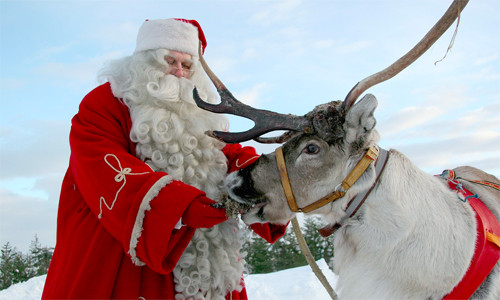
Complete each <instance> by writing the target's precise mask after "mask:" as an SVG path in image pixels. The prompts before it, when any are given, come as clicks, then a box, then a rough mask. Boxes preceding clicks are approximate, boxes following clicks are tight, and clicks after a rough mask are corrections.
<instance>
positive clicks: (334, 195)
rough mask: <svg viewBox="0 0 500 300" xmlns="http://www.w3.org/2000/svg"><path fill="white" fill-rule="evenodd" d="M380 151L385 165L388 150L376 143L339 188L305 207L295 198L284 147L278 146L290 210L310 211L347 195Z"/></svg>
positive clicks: (278, 158)
mask: <svg viewBox="0 0 500 300" xmlns="http://www.w3.org/2000/svg"><path fill="white" fill-rule="evenodd" d="M380 152H382V153H383V154H384V159H383V166H385V163H386V161H387V158H388V151H386V150H383V149H380V148H379V147H378V146H376V145H375V146H372V147H370V148H369V149H368V150H367V151H366V153H365V154H364V155H363V158H361V160H360V161H359V162H358V163H357V164H356V166H355V167H354V169H352V171H351V172H350V173H349V175H347V176H346V178H345V179H344V180H343V181H342V183H341V184H340V185H339V186H338V188H336V189H335V190H334V191H333V192H331V193H330V194H328V195H326V196H324V197H323V198H321V199H319V200H317V201H315V202H313V203H312V204H309V205H307V206H305V207H298V205H297V201H296V200H295V196H294V194H293V191H292V186H291V184H290V180H289V178H288V172H287V169H286V165H285V158H284V156H283V149H282V147H279V148H277V149H276V152H275V153H276V164H277V166H278V170H279V173H280V178H281V185H282V186H283V191H284V192H285V196H286V199H287V201H288V206H289V207H290V210H291V211H293V212H303V213H308V212H311V211H313V210H316V209H318V208H320V207H323V206H325V205H327V204H328V203H331V202H333V201H335V200H338V199H340V198H342V197H343V196H344V195H345V193H346V192H347V191H348V190H349V188H351V186H352V185H353V184H354V183H355V182H356V181H357V180H358V179H359V178H360V177H361V175H363V173H364V172H365V171H366V169H368V167H369V166H370V164H371V163H372V162H373V161H375V160H376V159H377V158H378V156H379V153H380ZM383 166H382V167H381V168H380V172H377V173H378V174H377V175H380V173H381V172H382V170H383ZM377 179H378V176H377ZM370 191H371V189H370ZM366 196H367V195H365V196H364V198H366ZM363 201H364V199H363ZM352 202H355V201H351V203H352ZM359 205H360V204H357V206H358V207H359Z"/></svg>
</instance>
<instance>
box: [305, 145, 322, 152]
mask: <svg viewBox="0 0 500 300" xmlns="http://www.w3.org/2000/svg"><path fill="white" fill-rule="evenodd" d="M304 152H305V153H307V154H318V152H319V146H318V145H316V144H313V143H311V144H308V145H307V146H306V147H305V148H304Z"/></svg>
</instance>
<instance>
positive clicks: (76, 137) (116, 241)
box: [42, 84, 285, 299]
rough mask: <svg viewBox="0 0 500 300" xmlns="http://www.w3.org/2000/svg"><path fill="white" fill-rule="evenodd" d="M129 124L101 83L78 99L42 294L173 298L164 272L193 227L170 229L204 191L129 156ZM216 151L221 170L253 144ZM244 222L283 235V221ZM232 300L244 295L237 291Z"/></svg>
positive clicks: (269, 236)
mask: <svg viewBox="0 0 500 300" xmlns="http://www.w3.org/2000/svg"><path fill="white" fill-rule="evenodd" d="M130 128H131V120H130V114H129V110H128V108H127V107H126V106H125V105H124V104H123V103H122V102H121V101H119V100H118V99H116V98H115V97H114V96H113V94H112V92H111V88H110V85H109V84H104V85H101V86H99V87H97V88H96V89H94V90H93V91H92V92H90V93H89V94H88V95H87V96H86V97H85V98H84V99H83V101H82V103H81V104H80V109H79V112H78V114H77V115H75V117H74V118H73V120H72V128H71V133H70V146H71V157H70V162H69V168H68V170H67V172H66V175H65V177H64V181H63V183H62V189H61V195H60V201H59V211H58V218H57V224H58V228H57V243H56V247H55V251H54V256H53V258H52V261H51V265H50V268H49V272H48V274H47V279H46V282H45V288H44V291H43V295H42V299H54V298H58V299H63V298H80V299H85V298H87V299H88V298H94V299H95V298H100V299H111V298H113V299H123V298H127V299H138V298H139V297H143V298H145V299H173V298H174V283H173V276H172V273H171V272H172V270H173V269H174V267H175V265H176V263H177V261H178V259H179V257H180V256H181V254H182V252H183V251H184V249H185V248H186V246H187V244H188V243H189V241H190V239H191V238H192V236H193V234H194V231H195V229H193V228H190V227H188V226H183V227H181V228H180V229H175V228H174V227H175V225H176V224H177V222H178V221H179V220H180V218H181V216H182V215H183V213H184V211H185V210H186V208H187V207H188V205H189V204H190V203H191V201H193V199H195V198H196V197H197V196H199V195H203V194H204V192H203V191H201V190H198V189H196V188H194V187H192V186H189V185H186V184H184V183H182V182H180V181H173V182H170V183H168V184H166V183H165V182H164V178H166V177H165V176H166V175H167V174H166V173H164V172H153V171H152V170H151V168H150V167H149V166H148V165H146V164H145V163H144V162H143V161H141V160H139V159H138V158H137V157H136V156H135V144H134V143H132V142H131V140H130V138H129V133H130ZM223 152H224V154H225V155H226V157H227V158H228V169H229V171H234V170H237V169H238V167H236V161H237V160H238V161H239V163H240V164H241V162H245V161H247V160H249V159H250V158H251V157H254V156H256V153H255V150H254V149H253V148H251V147H242V146H241V145H237V144H236V145H226V147H225V148H224V149H223ZM250 161H254V160H251V159H250ZM247 165H248V164H247ZM162 179H163V181H162ZM146 200H149V202H148V201H146ZM145 201H146V202H145ZM145 203H146V204H147V203H149V207H144V205H145ZM141 205H142V207H141ZM99 215H102V218H99ZM252 227H253V228H254V230H255V231H256V232H257V233H258V234H260V235H261V236H262V237H264V238H265V239H266V240H267V241H269V242H274V241H275V240H276V239H278V238H279V237H281V236H282V235H283V234H284V233H285V227H284V226H274V225H271V224H261V225H255V226H252ZM138 235H140V237H139V238H137V236H138ZM134 236H135V238H134ZM134 239H135V241H134ZM134 262H135V263H134ZM138 264H143V265H142V266H138ZM228 296H229V295H228ZM232 299H246V292H245V289H243V290H242V292H240V293H238V292H236V291H235V292H233V295H232Z"/></svg>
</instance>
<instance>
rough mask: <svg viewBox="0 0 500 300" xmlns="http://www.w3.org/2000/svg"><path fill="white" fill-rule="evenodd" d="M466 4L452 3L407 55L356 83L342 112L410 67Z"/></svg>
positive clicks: (458, 0)
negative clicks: (359, 98) (371, 89)
mask: <svg viewBox="0 0 500 300" xmlns="http://www.w3.org/2000/svg"><path fill="white" fill-rule="evenodd" d="M468 2H469V0H455V1H453V3H452V4H451V5H450V7H449V8H448V10H447V11H446V12H445V13H444V15H443V16H442V17H441V19H439V21H437V23H436V24H435V25H434V26H433V27H432V28H431V29H430V30H429V32H427V34H426V35H425V36H424V37H423V38H422V39H421V40H420V42H418V43H417V44H416V45H415V46H414V47H413V48H412V49H411V50H410V51H408V53H406V54H405V55H403V56H402V57H401V58H400V59H398V60H397V61H396V62H394V63H393V64H392V65H390V66H389V67H387V68H385V69H384V70H382V71H380V72H378V73H375V74H373V75H371V76H368V77H366V78H365V79H363V80H361V81H360V82H358V83H357V84H356V85H355V86H354V87H353V88H352V89H351V91H349V93H348V94H347V96H346V98H345V100H344V103H343V104H342V108H343V110H344V111H348V110H349V109H350V108H351V107H352V105H353V104H354V102H356V100H357V99H358V97H359V96H360V95H361V94H362V93H363V92H364V91H366V90H367V89H369V88H370V87H372V86H374V85H376V84H378V83H381V82H383V81H386V80H388V79H390V78H392V77H394V76H396V75H397V74H398V73H399V72H401V71H403V70H404V69H406V67H408V66H409V65H411V64H412V63H413V62H414V61H415V60H417V58H419V57H420V56H421V55H422V54H424V53H425V52H426V51H427V50H428V49H429V48H430V47H431V46H432V45H433V44H434V43H435V42H436V41H437V40H438V39H439V38H440V37H441V36H442V35H443V33H445V32H446V30H448V28H449V27H450V26H451V24H453V22H455V20H456V19H457V17H458V18H459V17H460V13H461V12H462V10H463V9H464V7H465V6H466V5H467V3H468Z"/></svg>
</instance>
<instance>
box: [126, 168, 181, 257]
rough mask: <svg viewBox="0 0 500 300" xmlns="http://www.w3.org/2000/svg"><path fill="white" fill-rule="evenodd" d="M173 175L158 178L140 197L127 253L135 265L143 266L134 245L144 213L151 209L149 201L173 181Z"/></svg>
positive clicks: (140, 232)
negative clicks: (139, 204) (140, 200)
mask: <svg viewBox="0 0 500 300" xmlns="http://www.w3.org/2000/svg"><path fill="white" fill-rule="evenodd" d="M173 180H174V179H173V177H172V176H170V175H165V176H163V177H162V178H160V179H159V180H158V181H157V182H155V184H153V186H152V187H151V188H150V189H149V191H148V192H147V193H146V195H145V196H144V198H143V199H142V202H141V206H140V207H139V211H138V212H137V217H136V219H135V225H134V229H133V230H132V235H131V238H130V250H129V254H130V256H131V258H132V262H133V263H134V264H135V265H137V266H144V265H145V263H144V262H142V261H141V260H140V259H139V258H138V257H137V253H136V247H137V243H138V242H139V237H140V236H141V234H142V230H143V227H142V226H143V223H144V217H145V214H146V211H149V210H150V209H151V205H149V203H150V202H151V200H153V199H154V198H156V196H158V194H159V193H160V190H161V189H162V188H164V187H165V186H166V185H167V184H169V183H171V182H172V181H173Z"/></svg>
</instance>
